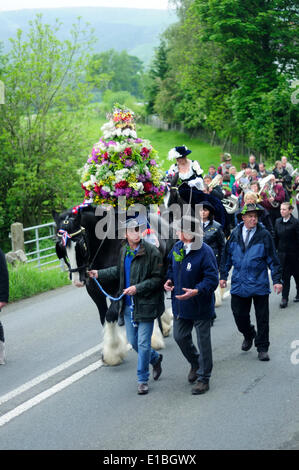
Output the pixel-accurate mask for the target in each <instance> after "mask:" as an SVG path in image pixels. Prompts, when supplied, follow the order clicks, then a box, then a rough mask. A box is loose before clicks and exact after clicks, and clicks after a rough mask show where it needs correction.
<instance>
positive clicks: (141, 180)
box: [138, 175, 146, 183]
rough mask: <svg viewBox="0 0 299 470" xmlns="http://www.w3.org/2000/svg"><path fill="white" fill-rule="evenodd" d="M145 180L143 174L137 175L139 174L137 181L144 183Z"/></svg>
mask: <svg viewBox="0 0 299 470" xmlns="http://www.w3.org/2000/svg"><path fill="white" fill-rule="evenodd" d="M145 180H146V177H145V175H139V176H138V181H139V182H141V183H144V182H145Z"/></svg>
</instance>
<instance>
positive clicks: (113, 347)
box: [53, 206, 174, 365]
mask: <svg viewBox="0 0 299 470" xmlns="http://www.w3.org/2000/svg"><path fill="white" fill-rule="evenodd" d="M53 217H54V220H55V223H56V226H57V243H56V253H57V256H58V257H59V258H63V259H64V260H65V262H66V264H67V266H68V269H69V273H70V278H71V280H72V283H73V285H75V286H77V287H83V286H85V287H86V289H87V292H88V294H89V295H90V297H91V298H92V300H93V301H94V302H95V304H96V306H97V308H98V312H99V316H100V321H101V324H102V325H103V326H104V340H103V350H102V354H103V359H104V361H105V363H107V364H109V365H116V364H119V363H121V362H122V360H123V358H124V356H125V354H126V352H127V345H126V341H125V340H124V332H123V329H122V328H120V327H119V326H118V324H117V321H111V322H109V321H105V320H106V314H107V310H108V305H107V299H106V296H105V295H104V294H103V293H102V291H101V290H100V288H99V287H98V285H97V284H96V283H95V282H94V280H93V279H90V278H89V277H88V276H87V270H91V269H102V268H106V267H110V266H115V265H116V264H117V261H118V256H119V251H120V248H121V245H122V243H123V239H121V238H118V237H116V238H113V239H109V238H108V237H103V238H100V239H99V238H98V236H97V233H96V225H97V223H98V222H100V221H101V220H102V218H103V216H98V215H96V211H95V208H94V207H92V206H87V207H82V208H80V209H75V213H74V210H73V209H69V210H67V211H65V212H63V213H61V214H58V213H56V212H53ZM151 221H153V223H154V225H155V228H156V230H154V232H155V234H156V237H157V243H158V244H159V246H158V248H159V250H160V251H161V253H162V255H163V257H164V259H165V260H166V257H167V251H168V249H169V247H170V246H172V244H173V242H174V240H173V242H172V244H171V243H170V242H169V241H167V240H163V239H162V238H161V236H160V235H159V233H158V232H159V230H160V231H161V224H163V222H162V221H161V220H160V218H159V217H158V216H157V217H156V218H155V217H152V218H151ZM115 225H116V226H117V223H116V224H115ZM102 287H103V289H104V290H105V291H106V292H107V293H108V294H109V295H111V296H112V297H116V296H117V294H118V283H117V282H115V283H112V282H109V285H105V284H102ZM161 313H162V312H161ZM171 317H172V315H171V314H170V312H169V311H166V312H165V314H163V315H162V317H161V320H160V321H159V324H160V328H159V327H158V324H157V323H158V322H157V321H155V325H154V332H153V336H152V347H153V348H155V349H160V348H163V347H165V344H164V340H163V336H162V334H161V329H162V331H163V334H164V336H167V335H168V334H169V330H170V328H171Z"/></svg>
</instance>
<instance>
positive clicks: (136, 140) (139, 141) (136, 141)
mask: <svg viewBox="0 0 299 470" xmlns="http://www.w3.org/2000/svg"><path fill="white" fill-rule="evenodd" d="M141 142H143V140H142V139H135V143H136V144H141Z"/></svg>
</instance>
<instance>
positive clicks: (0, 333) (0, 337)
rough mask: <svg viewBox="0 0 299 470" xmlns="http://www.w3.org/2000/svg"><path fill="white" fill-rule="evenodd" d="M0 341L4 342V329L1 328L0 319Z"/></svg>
mask: <svg viewBox="0 0 299 470" xmlns="http://www.w3.org/2000/svg"><path fill="white" fill-rule="evenodd" d="M0 341H2V343H4V330H3V326H2V323H1V321H0Z"/></svg>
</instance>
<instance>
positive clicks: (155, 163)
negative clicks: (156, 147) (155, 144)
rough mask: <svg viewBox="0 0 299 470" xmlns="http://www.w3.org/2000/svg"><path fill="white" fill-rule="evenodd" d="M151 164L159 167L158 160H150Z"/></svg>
mask: <svg viewBox="0 0 299 470" xmlns="http://www.w3.org/2000/svg"><path fill="white" fill-rule="evenodd" d="M149 164H150V165H152V166H154V165H157V162H156V160H154V159H152V160H150V162H149Z"/></svg>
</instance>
